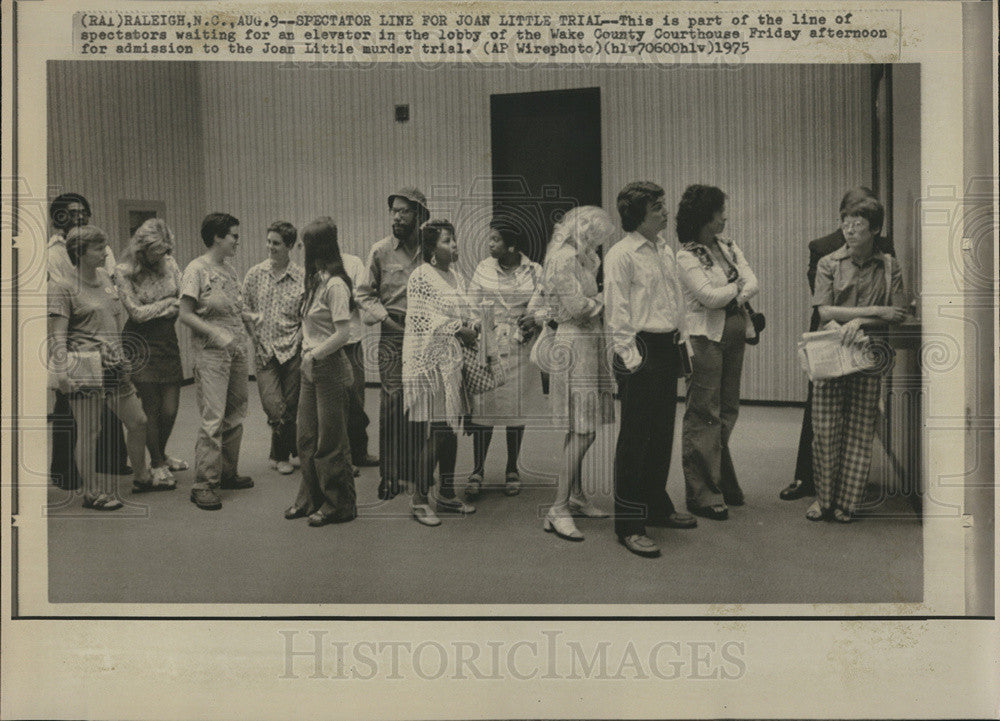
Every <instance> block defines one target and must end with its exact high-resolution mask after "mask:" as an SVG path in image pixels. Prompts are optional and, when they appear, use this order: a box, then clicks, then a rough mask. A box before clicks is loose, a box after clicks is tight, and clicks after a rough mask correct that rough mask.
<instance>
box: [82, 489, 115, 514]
mask: <svg viewBox="0 0 1000 721" xmlns="http://www.w3.org/2000/svg"><path fill="white" fill-rule="evenodd" d="M123 505H124V504H123V503H122V502H121V501H119V500H118V499H117V498H112V497H111V496H109V495H108V494H107V493H101V494H98V495H96V496H89V495H88V496H84V497H83V507H84V508H92V509H94V510H95V511H117V510H118V509H119V508H121V507H122V506H123Z"/></svg>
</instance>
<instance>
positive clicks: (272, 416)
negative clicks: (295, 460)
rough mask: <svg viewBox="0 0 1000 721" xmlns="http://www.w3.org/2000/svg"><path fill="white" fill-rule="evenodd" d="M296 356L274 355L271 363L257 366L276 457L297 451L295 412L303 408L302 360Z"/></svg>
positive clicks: (262, 403) (261, 398) (258, 379)
mask: <svg viewBox="0 0 1000 721" xmlns="http://www.w3.org/2000/svg"><path fill="white" fill-rule="evenodd" d="M300 360H301V359H300V356H299V354H298V353H296V354H295V355H294V356H292V357H291V358H289V359H288V360H286V361H285V362H284V363H279V362H278V359H277V358H275V357H274V356H271V358H270V359H268V361H267V363H265V364H264V365H262V366H259V367H258V368H257V389H258V390H259V391H260V403H261V405H262V406H264V413H265V414H266V415H267V425H269V426H270V427H271V455H270V458H271V460H272V461H287V460H288V458H289V456H294V455H295V436H296V433H295V416H296V415H297V414H298V408H299V377H300V375H301V374H300V372H299V363H300Z"/></svg>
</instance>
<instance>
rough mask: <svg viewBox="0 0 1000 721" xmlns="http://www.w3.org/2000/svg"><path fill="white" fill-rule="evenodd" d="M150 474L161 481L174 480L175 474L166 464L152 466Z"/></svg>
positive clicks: (155, 479)
mask: <svg viewBox="0 0 1000 721" xmlns="http://www.w3.org/2000/svg"><path fill="white" fill-rule="evenodd" d="M149 475H150V477H151V478H152V479H153V480H154V481H159V482H161V483H169V482H170V481H172V480H174V474H173V473H171V472H170V469H169V468H167V467H166V466H160V467H158V468H150V469H149Z"/></svg>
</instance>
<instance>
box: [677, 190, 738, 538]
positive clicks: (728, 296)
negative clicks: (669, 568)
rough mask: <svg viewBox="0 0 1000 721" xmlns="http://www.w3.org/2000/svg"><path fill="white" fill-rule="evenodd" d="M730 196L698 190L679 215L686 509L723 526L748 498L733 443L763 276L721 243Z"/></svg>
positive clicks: (687, 196)
mask: <svg viewBox="0 0 1000 721" xmlns="http://www.w3.org/2000/svg"><path fill="white" fill-rule="evenodd" d="M725 203H726V195H725V193H723V192H722V191H721V190H720V189H719V188H715V187H712V186H708V185H692V186H689V187H688V188H687V190H685V191H684V195H683V196H682V197H681V202H680V205H679V207H678V209H677V237H678V238H679V239H680V242H681V244H682V248H681V250H680V251H678V253H677V264H678V266H679V267H680V271H681V284H682V285H683V287H684V300H685V305H686V309H687V315H686V320H687V329H688V333H689V335H690V343H691V352H692V362H691V364H692V374H691V379H690V381H689V382H688V392H687V406H686V410H685V412H684V430H683V444H682V449H683V466H684V483H685V486H686V490H687V507H688V510H689V511H691V512H692V513H694V514H696V515H699V516H703V517H705V518H711V519H713V520H718V521H723V520H725V519H726V518H728V517H729V510H728V506H742V505H743V491H742V490H741V489H740V486H739V483H738V482H737V480H736V471H735V469H734V468H733V460H732V457H731V456H730V453H729V437H730V435H731V434H732V432H733V426H734V425H735V424H736V418H737V416H738V415H739V411H740V376H741V374H742V372H743V352H744V348H745V347H746V338H747V331H748V329H749V330H750V332H751V333H752V327H751V325H750V319H749V314H748V312H747V309H746V303H747V301H748V300H749V299H750V298H752V297H753V296H754V295H756V294H757V277H756V276H755V275H754V273H753V270H751V269H750V265H749V264H748V263H747V261H746V258H745V257H744V256H743V252H742V251H741V250H740V249H739V247H737V246H736V244H735V243H733V242H732V241H730V240H728V239H726V238H724V237H722V236H721V234H722V231H723V230H724V229H725V227H726V206H725Z"/></svg>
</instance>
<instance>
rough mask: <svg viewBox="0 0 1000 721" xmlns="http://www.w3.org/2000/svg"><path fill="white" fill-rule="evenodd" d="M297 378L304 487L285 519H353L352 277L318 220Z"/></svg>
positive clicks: (327, 227) (321, 522) (312, 235)
mask: <svg viewBox="0 0 1000 721" xmlns="http://www.w3.org/2000/svg"><path fill="white" fill-rule="evenodd" d="M302 243H303V245H304V246H305V299H304V300H303V303H302V361H301V373H302V378H301V380H300V385H299V408H298V417H297V419H296V426H297V439H296V441H297V445H298V452H299V460H300V461H301V463H302V481H301V483H300V484H299V492H298V495H297V496H296V497H295V501H294V502H293V503H292V505H291V506H289V508H288V510H286V511H285V518H288V519H290V520H291V519H294V518H302V517H303V516H308V520H309V525H310V526H325V525H326V524H328V523H344V522H347V521H351V520H353V519H354V518H356V517H357V513H358V512H357V493H356V491H355V488H354V471H353V468H352V466H351V451H350V444H349V442H348V439H347V404H348V400H349V399H348V395H349V393H350V391H351V385H352V383H353V376H352V374H351V365H350V361H349V360H348V358H347V355H346V354H345V353H344V345H345V344H346V343H347V342H348V341H349V340H350V338H351V330H350V321H351V304H352V302H353V301H352V300H351V293H352V289H351V279H350V277H349V276H348V275H347V272H346V271H345V270H344V261H343V259H342V258H341V255H340V246H339V245H338V243H337V226H336V224H334V222H333V219H332V218H329V217H323V218H318V219H317V220H314V221H313V222H312V223H310V224H309V225H308V226H306V228H305V230H304V231H302Z"/></svg>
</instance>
